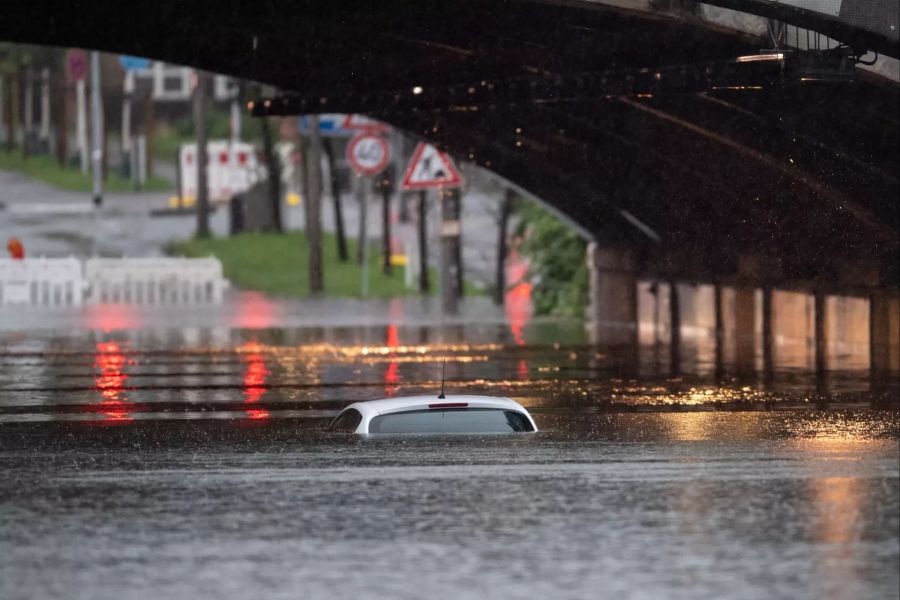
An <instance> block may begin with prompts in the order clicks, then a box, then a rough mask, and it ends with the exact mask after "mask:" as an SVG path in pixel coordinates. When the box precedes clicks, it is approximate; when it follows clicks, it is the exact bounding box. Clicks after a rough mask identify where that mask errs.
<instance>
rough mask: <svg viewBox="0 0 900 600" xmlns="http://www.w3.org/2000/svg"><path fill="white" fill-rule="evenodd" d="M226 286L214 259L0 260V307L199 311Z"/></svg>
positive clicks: (217, 298) (220, 295)
mask: <svg viewBox="0 0 900 600" xmlns="http://www.w3.org/2000/svg"><path fill="white" fill-rule="evenodd" d="M227 287H228V281H227V280H226V279H225V278H224V277H223V275H222V263H220V262H219V261H218V259H215V258H91V259H88V260H87V261H85V263H84V266H83V267H82V263H81V261H79V260H78V259H76V258H29V259H25V260H11V259H0V307H13V306H23V307H68V306H81V304H82V303H91V304H106V303H112V304H134V305H140V306H172V305H176V306H188V305H191V306H204V305H215V304H221V302H222V299H223V297H224V293H225V289H226V288H227Z"/></svg>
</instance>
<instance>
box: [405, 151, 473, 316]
mask: <svg viewBox="0 0 900 600" xmlns="http://www.w3.org/2000/svg"><path fill="white" fill-rule="evenodd" d="M402 185H403V189H404V190H418V191H419V207H418V213H419V265H420V266H419V269H420V273H419V290H420V291H421V292H423V293H424V292H427V291H428V275H427V273H428V252H427V248H426V246H425V240H426V222H425V219H426V207H425V201H426V191H427V190H429V189H438V190H439V194H440V205H439V206H440V210H441V213H440V227H439V229H440V236H441V244H440V251H441V252H440V276H439V283H440V293H441V306H442V307H443V309H444V311H445V312H446V313H448V314H456V313H457V312H458V311H459V302H458V301H459V298H460V296H461V295H462V283H461V280H462V257H461V248H462V247H461V245H460V236H461V233H462V228H461V223H460V200H459V191H458V189H457V188H459V187H460V186H461V185H462V176H461V175H460V173H459V170H457V168H456V165H454V164H453V160H452V159H451V158H450V157H449V156H448V155H447V154H446V153H445V152H441V151H439V150H438V149H437V148H435V147H434V146H432V145H430V144H425V143H420V144H419V145H418V146H416V149H415V151H413V155H412V158H411V159H410V161H409V164H408V165H407V167H406V173H405V174H404V176H403V184H402Z"/></svg>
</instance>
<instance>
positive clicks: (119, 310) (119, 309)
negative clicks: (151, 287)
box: [84, 304, 141, 333]
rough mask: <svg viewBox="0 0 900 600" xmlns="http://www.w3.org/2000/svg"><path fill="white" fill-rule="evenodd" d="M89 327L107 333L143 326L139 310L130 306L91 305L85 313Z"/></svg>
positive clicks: (86, 308)
mask: <svg viewBox="0 0 900 600" xmlns="http://www.w3.org/2000/svg"><path fill="white" fill-rule="evenodd" d="M84 316H85V320H86V321H87V326H88V327H90V328H91V329H100V330H102V331H103V332H105V333H109V332H110V331H116V330H121V329H137V328H138V327H140V326H141V318H140V314H139V313H138V309H137V308H136V307H134V306H132V305H130V304H90V305H88V306H87V307H85V312H84Z"/></svg>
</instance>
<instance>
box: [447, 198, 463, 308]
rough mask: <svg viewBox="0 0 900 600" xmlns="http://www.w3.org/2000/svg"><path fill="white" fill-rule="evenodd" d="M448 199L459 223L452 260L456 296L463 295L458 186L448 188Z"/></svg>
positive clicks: (460, 208) (460, 216)
mask: <svg viewBox="0 0 900 600" xmlns="http://www.w3.org/2000/svg"><path fill="white" fill-rule="evenodd" d="M450 201H451V205H452V206H453V214H454V215H455V216H456V221H457V223H459V227H458V233H457V235H456V236H455V243H456V248H455V249H454V252H453V261H454V263H455V267H456V297H457V298H460V299H461V298H462V297H463V254H462V192H461V191H460V190H459V188H454V189H452V190H450Z"/></svg>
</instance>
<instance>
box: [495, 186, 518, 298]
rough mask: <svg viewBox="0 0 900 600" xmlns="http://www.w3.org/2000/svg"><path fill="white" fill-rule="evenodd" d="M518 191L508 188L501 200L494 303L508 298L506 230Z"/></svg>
mask: <svg viewBox="0 0 900 600" xmlns="http://www.w3.org/2000/svg"><path fill="white" fill-rule="evenodd" d="M515 199H516V193H515V192H514V191H513V190H511V189H507V190H506V193H505V194H504V195H503V200H501V201H500V218H499V221H498V223H497V267H496V269H497V270H496V273H495V276H494V304H496V305H497V306H503V303H504V300H505V299H506V257H507V255H508V254H509V250H508V247H507V244H506V230H507V229H508V228H509V217H510V215H512V209H513V203H514V202H515Z"/></svg>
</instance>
